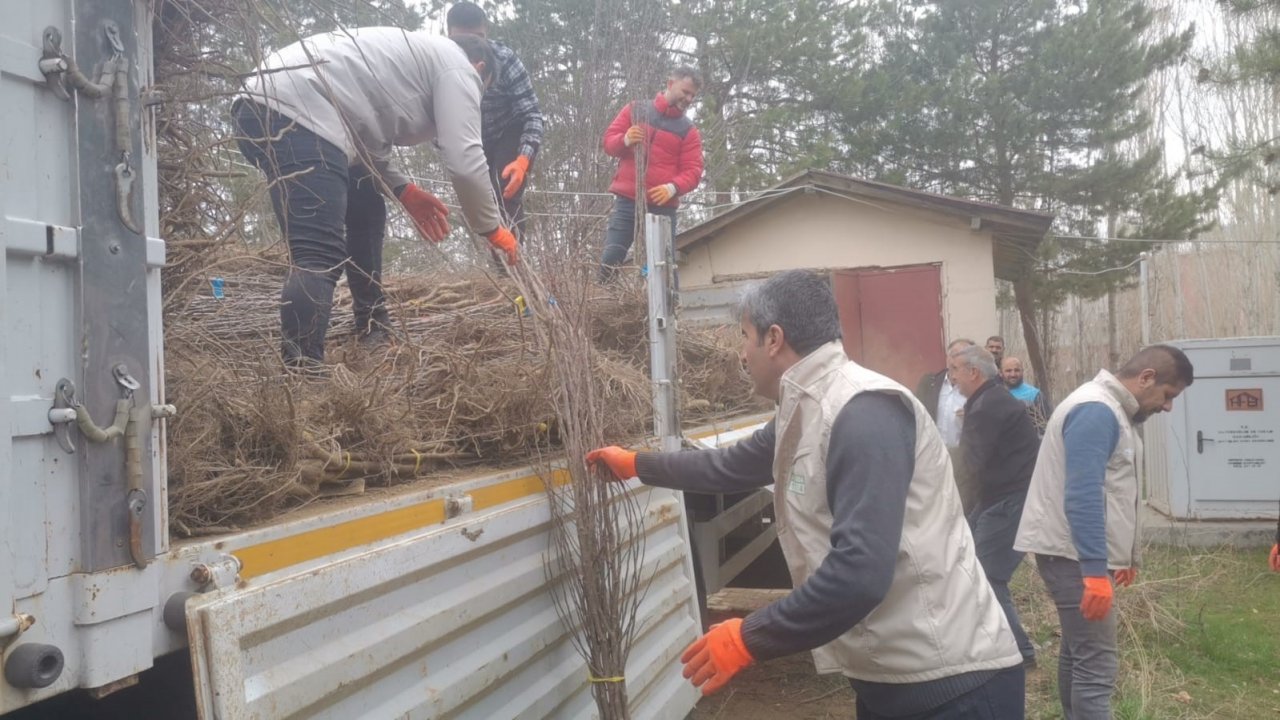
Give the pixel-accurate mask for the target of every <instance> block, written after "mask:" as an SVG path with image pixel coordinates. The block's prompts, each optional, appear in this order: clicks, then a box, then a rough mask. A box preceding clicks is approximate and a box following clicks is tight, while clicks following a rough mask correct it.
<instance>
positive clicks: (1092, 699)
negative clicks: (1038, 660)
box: [1013, 345, 1194, 720]
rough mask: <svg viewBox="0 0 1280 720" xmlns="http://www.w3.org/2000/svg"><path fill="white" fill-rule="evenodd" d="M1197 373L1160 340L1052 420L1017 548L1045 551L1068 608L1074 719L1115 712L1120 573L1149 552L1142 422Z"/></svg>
mask: <svg viewBox="0 0 1280 720" xmlns="http://www.w3.org/2000/svg"><path fill="white" fill-rule="evenodd" d="M1193 379H1194V370H1193V369H1192V367H1191V361H1190V360H1188V359H1187V356H1186V355H1185V354H1184V353H1183V352H1182V351H1181V350H1179V349H1178V348H1176V347H1173V346H1171V345H1152V346H1150V347H1146V348H1143V349H1142V350H1139V351H1138V353H1137V354H1136V355H1134V356H1133V357H1132V358H1131V359H1130V360H1129V362H1127V363H1125V364H1124V366H1123V367H1121V368H1120V369H1119V370H1117V371H1116V373H1115V374H1114V375H1113V374H1111V373H1110V372H1108V371H1106V370H1100V371H1099V372H1098V375H1097V377H1095V378H1094V379H1093V380H1090V381H1089V382H1087V383H1085V384H1084V385H1081V386H1080V387H1079V388H1077V389H1076V391H1075V392H1073V393H1071V394H1070V395H1068V396H1067V398H1066V399H1065V400H1063V401H1062V404H1061V405H1059V406H1058V407H1057V409H1055V410H1054V411H1053V415H1052V416H1051V417H1050V418H1049V424H1048V425H1047V426H1046V427H1045V432H1044V440H1043V441H1042V442H1041V444H1040V453H1039V455H1038V456H1037V458H1036V467H1035V471H1034V472H1033V473H1032V475H1031V486H1030V488H1029V489H1028V491H1027V501H1026V504H1025V506H1024V507H1023V510H1022V520H1021V522H1020V523H1019V525H1018V535H1017V539H1016V540H1015V541H1014V544H1013V547H1014V548H1015V549H1016V550H1019V551H1021V552H1033V553H1035V554H1036V566H1037V567H1038V568H1039V570H1040V577H1041V578H1043V579H1044V584H1045V587H1046V588H1047V589H1048V591H1049V594H1050V595H1051V596H1053V601H1054V604H1055V605H1057V607H1058V621H1059V623H1060V624H1061V626H1062V645H1061V649H1060V650H1059V659H1058V695H1059V699H1060V700H1061V701H1062V709H1063V713H1064V715H1065V716H1066V718H1067V720H1110V718H1111V693H1112V692H1113V691H1114V690H1115V681H1116V671H1117V668H1118V658H1117V654H1116V614H1115V613H1114V612H1111V603H1112V596H1113V587H1112V579H1113V577H1114V584H1116V585H1121V586H1128V585H1129V584H1130V583H1132V582H1133V581H1134V579H1135V578H1136V577H1137V574H1138V570H1137V568H1138V565H1139V562H1140V556H1141V541H1142V529H1141V527H1140V526H1139V524H1138V520H1139V517H1140V514H1139V512H1138V503H1139V502H1140V500H1139V492H1138V472H1139V470H1138V469H1139V468H1141V467H1142V438H1141V437H1140V436H1139V435H1138V432H1137V428H1136V427H1135V426H1137V425H1139V424H1141V423H1142V422H1143V421H1144V420H1146V419H1147V418H1149V417H1151V416H1152V415H1154V414H1155V413H1158V412H1168V411H1169V410H1172V409H1173V399H1174V398H1176V397H1178V395H1179V394H1181V393H1182V391H1183V390H1184V389H1186V387H1187V386H1188V385H1190V384H1191V382H1192V380H1193Z"/></svg>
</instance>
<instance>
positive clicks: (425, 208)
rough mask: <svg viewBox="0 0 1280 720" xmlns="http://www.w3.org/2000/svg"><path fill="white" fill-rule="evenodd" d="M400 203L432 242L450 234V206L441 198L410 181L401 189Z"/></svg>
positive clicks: (420, 230) (419, 229) (421, 231)
mask: <svg viewBox="0 0 1280 720" xmlns="http://www.w3.org/2000/svg"><path fill="white" fill-rule="evenodd" d="M400 204H402V205H404V209H405V212H407V213H409V217H411V218H413V224H414V225H417V226H418V232H420V233H422V234H423V235H425V236H426V237H427V239H428V240H430V241H431V242H440V241H441V240H443V239H444V238H445V236H446V235H448V234H449V221H448V220H446V219H445V218H446V217H448V216H449V208H447V207H445V206H444V203H442V202H440V198H438V197H436V196H435V195H432V194H431V193H429V192H427V191H426V190H423V189H422V188H420V187H418V186H417V185H414V184H413V183H409V184H408V185H405V186H404V189H402V190H401V191H400Z"/></svg>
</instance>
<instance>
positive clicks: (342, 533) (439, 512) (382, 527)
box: [233, 470, 569, 579]
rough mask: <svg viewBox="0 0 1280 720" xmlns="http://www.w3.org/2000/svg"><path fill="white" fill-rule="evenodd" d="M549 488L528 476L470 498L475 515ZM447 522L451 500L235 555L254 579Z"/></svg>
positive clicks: (561, 474) (563, 477)
mask: <svg viewBox="0 0 1280 720" xmlns="http://www.w3.org/2000/svg"><path fill="white" fill-rule="evenodd" d="M553 477H554V478H555V481H556V484H558V485H563V484H565V483H567V482H569V473H568V472H567V471H565V470H556V471H555V473H554V475H553ZM543 489H544V488H543V484H542V478H541V477H539V476H537V475H526V476H524V477H519V478H516V479H514V480H507V481H505V482H500V483H495V484H493V485H487V486H484V487H479V488H475V489H473V490H470V491H469V492H468V493H467V494H468V495H470V496H471V507H472V511H475V510H483V509H486V508H491V507H494V506H496V505H503V504H505V503H509V502H514V501H516V500H520V499H522V498H525V497H528V496H530V495H535V494H540V493H542V492H543ZM444 521H445V501H444V499H443V498H437V499H434V500H428V501H426V502H423V503H418V504H415V505H410V506H408V507H403V508H398V509H396V510H388V511H387V512H381V513H378V514H376V515H370V516H368V517H362V518H357V519H355V520H348V521H346V522H342V523H338V524H337V525H331V526H329V527H322V528H316V529H315V530H308V531H306V532H301V533H298V534H297V535H290V536H288V537H283V538H280V539H278V540H271V541H268V542H264V543H262V544H260V545H251V546H249V547H246V548H244V549H242V550H236V551H233V554H234V555H235V556H236V557H238V558H240V563H241V565H242V567H241V569H240V577H242V578H245V579H249V578H253V577H258V576H260V575H265V574H267V573H270V572H275V571H276V570H280V569H281V568H287V567H289V566H290V565H297V564H299V563H304V562H307V561H310V560H315V559H317V558H321V557H324V556H325V555H332V554H333V553H339V552H342V551H344V550H350V549H351V548H354V547H359V546H361V545H368V544H370V543H375V542H378V541H379V540H386V539H387V538H391V537H395V536H397V535H400V534H403V533H407V532H410V531H413V530H418V529H421V528H424V527H427V526H428V525H438V524H440V523H442V522H444Z"/></svg>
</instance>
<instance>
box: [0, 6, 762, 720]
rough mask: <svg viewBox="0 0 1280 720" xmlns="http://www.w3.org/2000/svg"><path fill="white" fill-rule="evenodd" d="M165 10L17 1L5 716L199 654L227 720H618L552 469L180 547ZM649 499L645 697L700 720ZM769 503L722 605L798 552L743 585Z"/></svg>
mask: <svg viewBox="0 0 1280 720" xmlns="http://www.w3.org/2000/svg"><path fill="white" fill-rule="evenodd" d="M151 6H152V3H151V2H148V1H145V0H39V1H37V0H29V1H21V2H8V3H5V5H4V15H5V17H4V20H5V22H4V27H3V28H0V129H3V133H4V136H5V140H4V145H5V149H4V159H3V168H4V180H3V190H2V192H0V201H2V202H3V206H4V207H3V211H4V214H3V219H2V221H0V239H2V240H3V246H4V253H3V254H2V255H0V333H2V334H0V343H2V348H3V349H2V350H0V389H2V390H3V392H0V426H8V428H9V435H8V439H7V440H6V441H5V442H0V512H3V513H5V516H4V519H3V521H0V647H2V648H3V682H0V715H3V714H7V713H11V712H14V711H18V713H17V714H21V711H20V709H21V708H24V707H27V706H33V705H36V704H37V703H40V702H42V701H45V700H47V699H50V698H55V696H63V698H62V699H65V697H66V695H64V694H66V693H69V692H71V691H74V693H75V694H78V695H84V696H92V697H93V698H99V697H105V696H107V695H111V694H113V693H115V692H116V691H118V690H121V689H123V688H128V687H130V686H133V685H137V684H138V683H139V678H140V674H142V673H143V671H145V670H147V669H148V668H151V667H153V666H154V665H162V664H164V663H165V662H169V661H170V660H171V659H172V658H175V657H177V658H179V659H181V653H183V652H186V651H188V649H189V652H190V658H191V667H192V676H193V687H192V688H190V689H189V690H187V691H185V692H192V693H194V707H195V709H196V710H197V712H198V715H199V717H201V718H204V719H206V720H208V719H212V718H223V719H240V718H302V717H326V718H342V719H344V720H346V719H349V718H437V717H439V718H444V717H449V718H454V717H458V718H484V719H489V718H517V717H519V718H539V717H548V718H579V717H581V718H585V717H591V716H592V715H593V714H594V712H595V711H594V705H593V703H592V701H591V698H590V687H589V683H588V677H587V672H586V667H585V665H584V663H583V661H582V660H581V659H580V658H579V657H578V656H577V655H576V653H575V652H574V651H573V649H572V647H571V645H570V643H569V642H568V640H567V636H566V634H565V629H564V627H563V625H562V623H561V621H560V619H559V618H558V617H557V615H556V611H555V609H554V606H553V602H552V597H551V595H550V593H549V591H548V580H547V577H546V574H545V570H544V560H543V558H544V554H545V552H546V550H547V548H548V535H547V533H548V530H549V523H548V521H549V516H548V509H547V502H546V500H545V498H544V495H543V484H542V481H541V480H540V479H539V478H538V477H537V476H536V475H534V474H533V473H532V472H531V471H528V470H524V471H520V470H517V471H509V472H502V473H492V474H487V475H485V474H480V475H478V476H476V477H474V478H472V479H469V480H465V481H459V482H455V483H451V484H449V485H447V486H444V487H434V488H431V489H415V488H414V487H413V486H406V487H404V488H402V489H401V490H399V491H396V492H385V493H381V494H378V495H377V496H376V497H372V496H371V497H367V498H361V499H359V500H352V499H348V500H347V501H344V502H341V503H333V504H330V505H319V506H316V507H313V508H310V509H308V510H305V511H301V512H296V513H293V514H291V515H288V516H286V517H284V518H282V519H280V520H279V521H277V522H274V523H271V524H268V525H265V526H261V527H257V528H254V529H250V530H247V531H244V532H237V533H234V534H228V535H223V536H218V537H213V538H208V539H202V540H197V541H175V540H173V539H171V537H170V533H169V530H168V527H167V520H166V517H167V513H166V470H165V468H166V466H165V450H166V448H165V434H164V425H165V418H166V417H169V416H171V415H172V414H173V413H174V412H181V408H177V409H175V408H172V407H169V406H167V405H166V404H165V400H164V397H165V395H164V387H163V381H164V371H163V357H164V356H163V352H162V337H163V336H162V332H161V305H160V273H161V270H162V268H163V266H164V261H165V243H164V240H163V239H162V238H160V237H158V235H159V232H158V218H157V199H156V198H157V169H156V164H155V155H154V149H155V140H154V128H153V127H152V126H151V118H150V113H149V111H148V108H147V100H146V98H148V97H149V94H148V92H147V90H148V88H149V86H150V84H151V74H152V66H151V44H150V43H151V38H150V29H151V15H150V13H151V10H152V8H151ZM757 422H758V419H751V420H747V421H744V422H743V423H739V424H738V425H737V426H736V427H730V428H725V429H723V430H724V433H722V434H717V433H716V432H714V431H707V432H704V433H694V434H693V435H692V437H691V438H690V439H692V440H694V441H696V442H700V443H703V444H716V443H719V442H722V441H727V440H729V439H732V438H733V437H736V436H737V435H738V434H740V433H741V432H743V431H744V428H746V427H748V426H750V425H753V424H755V423H757ZM636 491H637V492H639V493H641V494H642V495H643V496H644V497H645V500H644V502H645V503H647V514H646V522H647V549H646V570H647V571H649V572H652V573H653V583H652V585H651V586H650V588H649V590H648V593H647V595H646V597H645V599H644V603H643V606H642V607H641V610H640V616H641V621H640V627H641V630H640V637H639V641H638V644H637V646H636V647H635V649H634V651H633V653H632V656H631V663H630V666H629V668H628V672H627V676H626V683H627V689H628V693H629V696H630V698H631V701H632V707H633V715H634V717H636V718H682V717H684V716H685V715H686V714H687V713H688V711H689V710H690V709H691V708H692V707H693V704H694V702H695V700H696V693H695V691H694V690H693V689H692V688H691V687H690V686H689V685H688V684H687V683H686V682H684V681H683V680H682V679H681V677H680V673H679V664H678V654H679V653H680V651H681V649H682V648H683V647H684V646H685V645H686V644H687V643H688V642H689V641H691V640H692V639H693V638H694V637H695V635H696V633H697V632H698V631H699V629H700V628H699V613H698V598H697V592H696V590H695V579H694V570H693V561H692V558H691V553H690V552H689V550H688V548H689V546H690V543H689V531H688V529H687V524H686V516H685V508H684V504H683V502H682V500H681V498H680V496H679V495H678V494H676V493H672V492H669V491H665V490H660V489H647V488H639V487H638V488H637V490H636ZM766 503H767V498H765V497H764V496H753V499H752V500H751V501H750V502H749V503H747V504H746V505H742V504H741V503H740V504H739V505H741V507H738V506H735V507H737V510H736V511H734V513H732V517H721V518H719V519H718V520H717V519H715V518H713V519H712V521H711V522H710V523H709V524H704V525H703V526H702V528H703V529H702V530H701V532H702V533H703V534H705V535H706V538H707V540H706V543H705V545H706V547H705V548H704V549H705V550H706V552H705V553H704V555H706V558H705V560H704V562H703V564H704V565H705V566H706V567H708V568H709V569H711V571H712V572H713V575H712V578H711V579H712V580H713V581H714V582H713V584H712V588H711V589H715V587H718V586H719V585H720V584H722V582H721V577H722V574H721V573H722V571H723V576H728V575H732V574H733V573H736V572H737V571H738V570H740V569H741V567H743V566H744V565H745V564H746V562H747V561H749V560H750V559H751V557H754V555H758V554H759V552H760V551H761V550H762V549H763V547H764V546H765V545H767V543H768V542H769V541H770V540H771V535H769V534H768V533H766V535H765V536H762V538H757V539H756V540H754V541H753V544H752V545H751V548H749V550H750V552H747V553H746V554H743V553H742V552H739V553H737V556H736V557H735V558H730V559H729V563H728V569H727V570H725V569H724V568H723V567H722V562H721V559H722V555H723V544H722V543H721V538H723V537H724V536H725V535H726V534H727V533H728V532H729V531H730V530H731V529H732V527H733V526H736V525H738V524H740V523H741V522H742V521H743V520H744V519H746V518H747V517H748V516H749V515H750V514H751V513H754V512H755V511H757V510H759V509H760V508H761V507H762V506H763V505H764V504H766ZM731 510H732V508H731ZM144 676H145V675H144ZM144 687H145V686H144ZM168 691H169V692H172V691H173V688H168ZM129 692H131V693H136V692H137V690H130V691H129ZM117 697H119V696H117ZM93 715H94V713H92V712H89V713H88V716H93ZM136 716H137V717H144V716H145V715H136ZM158 716H161V717H179V716H180V715H178V710H177V709H176V708H175V709H173V710H172V713H167V712H166V713H162V714H161V715H158ZM64 717H65V715H64Z"/></svg>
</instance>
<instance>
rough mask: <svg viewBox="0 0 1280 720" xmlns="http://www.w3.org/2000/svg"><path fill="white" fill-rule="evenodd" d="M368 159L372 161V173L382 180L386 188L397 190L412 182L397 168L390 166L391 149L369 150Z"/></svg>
mask: <svg viewBox="0 0 1280 720" xmlns="http://www.w3.org/2000/svg"><path fill="white" fill-rule="evenodd" d="M369 157H370V160H372V161H373V162H372V164H373V168H372V170H373V172H374V173H377V174H378V175H379V176H380V177H381V178H382V180H383V181H384V182H385V183H386V184H387V187H389V188H394V189H397V190H398V189H400V188H402V187H404V186H405V185H408V184H409V183H410V182H412V180H411V179H410V178H409V176H408V175H406V174H404V173H402V172H400V170H399V168H397V167H396V166H394V165H392V164H391V148H384V149H382V150H378V151H373V150H371V151H369Z"/></svg>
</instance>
